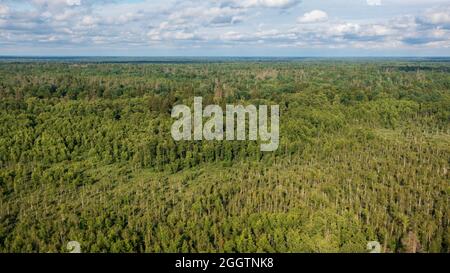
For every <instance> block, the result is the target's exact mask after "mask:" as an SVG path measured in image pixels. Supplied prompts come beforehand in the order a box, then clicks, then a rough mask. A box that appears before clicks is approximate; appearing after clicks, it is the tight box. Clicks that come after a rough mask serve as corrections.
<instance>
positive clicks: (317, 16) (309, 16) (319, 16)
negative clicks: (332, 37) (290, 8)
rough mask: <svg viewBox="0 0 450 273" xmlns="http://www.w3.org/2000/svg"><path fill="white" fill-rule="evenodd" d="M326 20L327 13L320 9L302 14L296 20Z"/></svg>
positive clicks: (305, 22) (304, 22)
mask: <svg viewBox="0 0 450 273" xmlns="http://www.w3.org/2000/svg"><path fill="white" fill-rule="evenodd" d="M326 20H328V14H327V13H326V12H324V11H321V10H313V11H311V12H307V13H305V14H303V16H301V17H299V18H298V19H297V21H298V22H299V23H302V24H308V23H317V22H324V21H326Z"/></svg>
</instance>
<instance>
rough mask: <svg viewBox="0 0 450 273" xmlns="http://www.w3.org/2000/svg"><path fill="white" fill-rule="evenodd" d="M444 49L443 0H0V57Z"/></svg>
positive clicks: (449, 23) (447, 44)
mask: <svg viewBox="0 0 450 273" xmlns="http://www.w3.org/2000/svg"><path fill="white" fill-rule="evenodd" d="M2 55H3V56H7V55H15V56H18V55H19V56H37V55H40V56H297V57H301V56H323V57H329V56H334V57H342V56H450V0H209V1H208V0H151V1H150V0H126V1H118V0H0V56H2Z"/></svg>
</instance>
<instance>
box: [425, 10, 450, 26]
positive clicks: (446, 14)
mask: <svg viewBox="0 0 450 273" xmlns="http://www.w3.org/2000/svg"><path fill="white" fill-rule="evenodd" d="M421 19H422V20H423V21H424V22H427V23H430V24H434V25H447V24H450V7H446V8H443V9H431V10H428V11H427V12H426V13H425V15H424V16H423V17H422V18H421Z"/></svg>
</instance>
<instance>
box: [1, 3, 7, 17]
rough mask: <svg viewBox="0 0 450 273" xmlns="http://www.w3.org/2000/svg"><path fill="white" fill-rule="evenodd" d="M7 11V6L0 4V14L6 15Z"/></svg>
mask: <svg viewBox="0 0 450 273" xmlns="http://www.w3.org/2000/svg"><path fill="white" fill-rule="evenodd" d="M8 13H9V8H8V6H6V5H2V4H0V16H6V15H8Z"/></svg>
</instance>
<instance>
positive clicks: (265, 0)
mask: <svg viewBox="0 0 450 273" xmlns="http://www.w3.org/2000/svg"><path fill="white" fill-rule="evenodd" d="M236 2H237V3H242V6H243V7H263V8H281V9H285V8H290V7H293V6H295V5H297V4H299V3H300V2H301V1H300V0H243V1H236Z"/></svg>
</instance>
